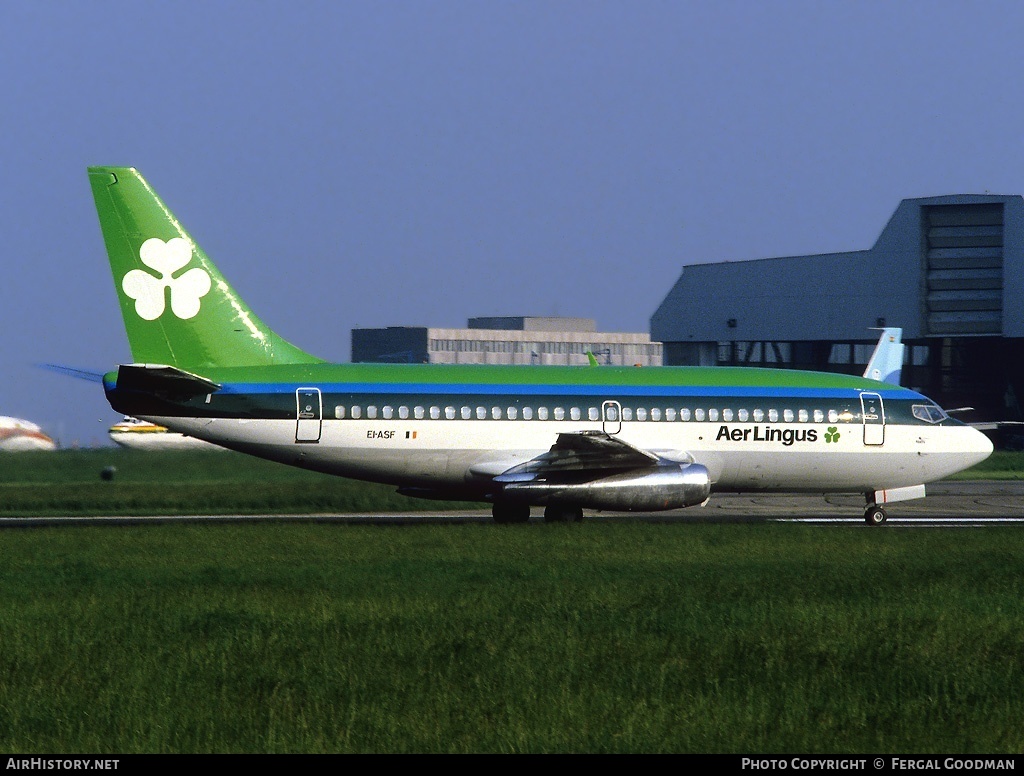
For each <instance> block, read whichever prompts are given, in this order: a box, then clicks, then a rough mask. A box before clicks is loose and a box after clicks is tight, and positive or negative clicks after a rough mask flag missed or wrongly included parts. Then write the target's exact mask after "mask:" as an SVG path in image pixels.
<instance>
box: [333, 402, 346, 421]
mask: <svg viewBox="0 0 1024 776" xmlns="http://www.w3.org/2000/svg"><path fill="white" fill-rule="evenodd" d="M334 417H336V418H337V419H338V420H344V419H345V408H344V407H343V406H341V405H340V404H339V405H338V406H337V407H335V408H334Z"/></svg>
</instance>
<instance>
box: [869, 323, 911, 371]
mask: <svg viewBox="0 0 1024 776" xmlns="http://www.w3.org/2000/svg"><path fill="white" fill-rule="evenodd" d="M881 332H882V333H881V335H879V337H878V344H876V345H875V350H874V352H873V353H872V354H871V358H870V359H869V360H868V365H867V368H866V369H865V370H864V377H867V378H869V379H871V380H881V381H882V382H883V383H892V384H893V385H899V384H900V375H901V374H902V372H903V351H904V349H905V345H904V344H903V329H901V328H896V327H893V326H889V327H885V328H883V329H881Z"/></svg>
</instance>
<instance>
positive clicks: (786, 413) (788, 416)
mask: <svg viewBox="0 0 1024 776" xmlns="http://www.w3.org/2000/svg"><path fill="white" fill-rule="evenodd" d="M782 419H783V420H784V421H786V422H787V423H792V422H793V410H783V411H782Z"/></svg>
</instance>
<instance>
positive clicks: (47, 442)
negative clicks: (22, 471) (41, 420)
mask: <svg viewBox="0 0 1024 776" xmlns="http://www.w3.org/2000/svg"><path fill="white" fill-rule="evenodd" d="M56 449H57V443H56V442H54V441H53V440H52V439H50V437H48V436H47V435H46V434H44V433H43V430H42V429H41V428H40V427H39V426H38V425H37V424H35V423H33V422H32V421H29V420H22V419H21V418H11V417H6V416H3V417H0V451H2V452H5V453H20V452H25V451H27V450H56Z"/></svg>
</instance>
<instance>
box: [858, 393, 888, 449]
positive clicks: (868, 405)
mask: <svg viewBox="0 0 1024 776" xmlns="http://www.w3.org/2000/svg"><path fill="white" fill-rule="evenodd" d="M860 409H861V417H862V418H863V419H864V444H866V445H880V444H882V443H883V442H885V408H884V407H883V406H882V397H881V395H880V394H877V393H862V394H861V395H860Z"/></svg>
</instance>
